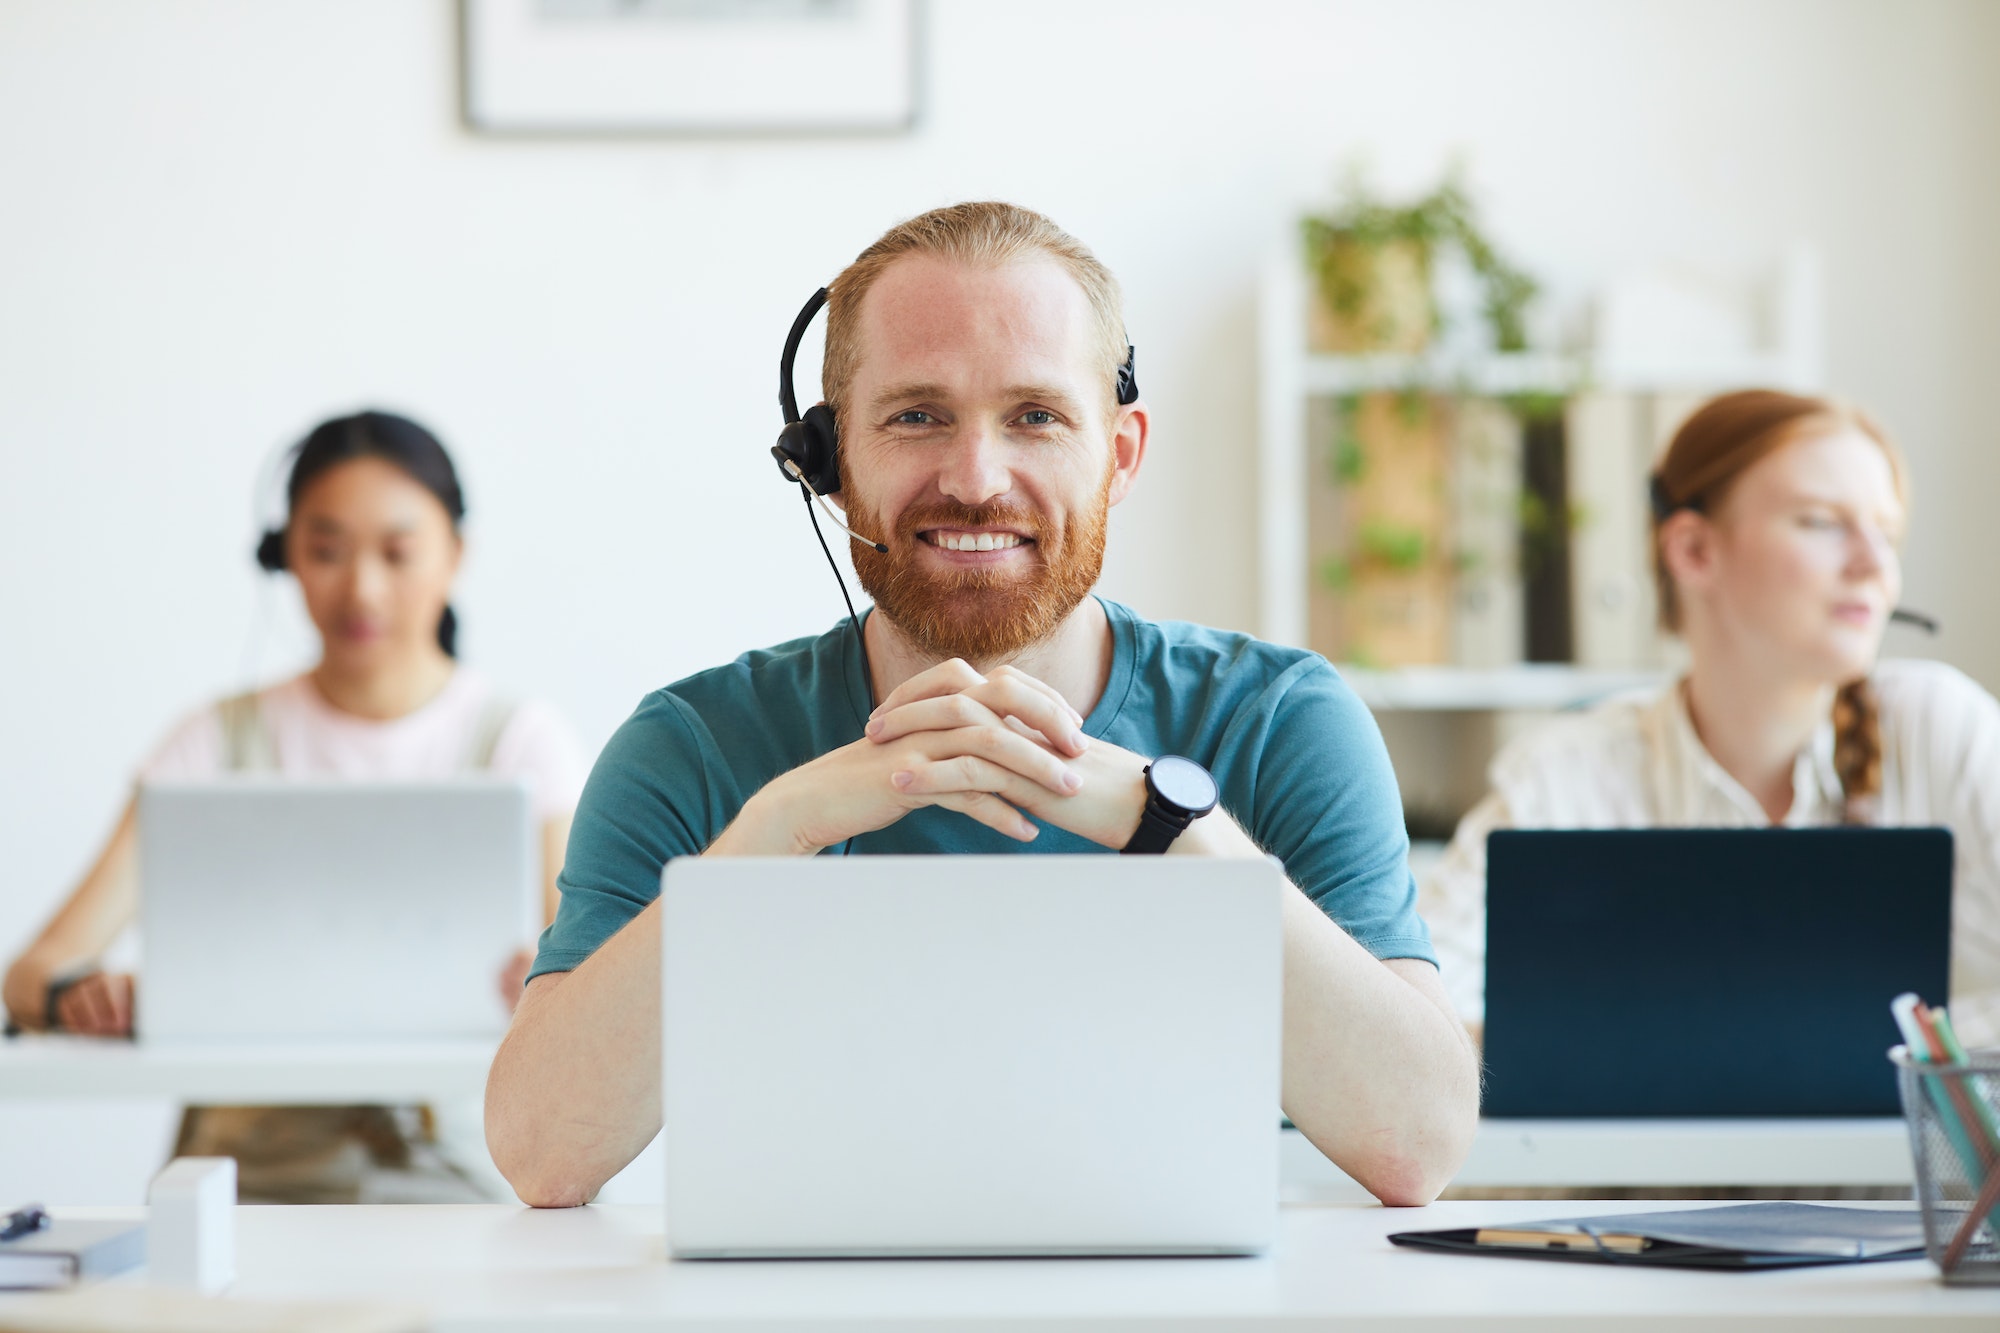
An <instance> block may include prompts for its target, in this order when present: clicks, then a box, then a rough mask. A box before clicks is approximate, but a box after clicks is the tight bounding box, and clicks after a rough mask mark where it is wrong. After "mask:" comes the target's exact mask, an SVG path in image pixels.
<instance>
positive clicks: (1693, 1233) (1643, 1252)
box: [1389, 1203, 1924, 1271]
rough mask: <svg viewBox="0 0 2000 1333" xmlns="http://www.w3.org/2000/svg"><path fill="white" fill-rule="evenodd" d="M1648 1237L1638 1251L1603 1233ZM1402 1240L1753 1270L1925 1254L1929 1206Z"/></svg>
mask: <svg viewBox="0 0 2000 1333" xmlns="http://www.w3.org/2000/svg"><path fill="white" fill-rule="evenodd" d="M1502 1230H1504V1231H1509V1232H1536V1231H1541V1232H1549V1233H1552V1234H1556V1235H1563V1236H1568V1237H1574V1238H1575V1239H1574V1240H1572V1241H1569V1242H1568V1243H1558V1244H1550V1245H1547V1246H1540V1245H1532V1244H1491V1243H1487V1244H1482V1243H1481V1242H1480V1240H1479V1236H1480V1233H1481V1232H1482V1231H1488V1232H1491V1231H1502ZM1613 1236H1617V1237H1629V1236H1638V1237H1643V1238H1644V1242H1645V1243H1644V1248H1642V1249H1637V1250H1632V1249H1623V1248H1618V1247H1617V1246H1614V1245H1610V1244H1605V1243H1602V1242H1600V1241H1599V1240H1598V1239H1597V1238H1598V1237H1613ZM1389 1240H1390V1242H1391V1243H1392V1244H1396V1245H1404V1246H1409V1247H1412V1248H1415V1249H1427V1250H1443V1251H1448V1252H1451V1253H1456V1254H1485V1255H1494V1256H1498V1257H1501V1258H1507V1259H1555V1260H1559V1261H1562V1262H1567V1263H1586V1264H1626V1265H1630V1266H1633V1267H1640V1268H1713V1269H1724V1270H1736V1271H1749V1270H1757V1269H1767V1268H1803V1267H1809V1266H1813V1265H1819V1264H1854V1263H1876V1262H1880V1261H1884V1260H1891V1259H1920V1258H1922V1257H1923V1255H1924V1223H1923V1214H1922V1213H1920V1212H1917V1211H1916V1210H1914V1209H1889V1208H1833V1207H1828V1206H1826V1205H1824V1204H1811V1203H1742V1204H1731V1205H1727V1206H1724V1207H1717V1208H1689V1209H1685V1210H1676V1211H1673V1212H1657V1213H1617V1214H1608V1215H1605V1216H1600V1217H1570V1218H1557V1219H1553V1220H1548V1221H1536V1222H1509V1223H1506V1224H1505V1225H1504V1227H1500V1226H1496V1227H1490V1228H1488V1227H1457V1228H1451V1229H1447V1230H1441V1231H1401V1232H1397V1233H1396V1234H1394V1235H1392V1236H1390V1237H1389Z"/></svg>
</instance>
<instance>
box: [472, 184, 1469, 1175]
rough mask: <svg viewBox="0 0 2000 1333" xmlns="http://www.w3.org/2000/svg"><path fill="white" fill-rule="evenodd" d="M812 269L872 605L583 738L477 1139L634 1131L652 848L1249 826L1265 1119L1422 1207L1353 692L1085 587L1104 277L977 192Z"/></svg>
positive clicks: (1420, 1142) (1379, 813)
mask: <svg viewBox="0 0 2000 1333" xmlns="http://www.w3.org/2000/svg"><path fill="white" fill-rule="evenodd" d="M829 290H830V296H829V299H828V305H827V355H826V358H825V363H824V372H823V389H824V393H825V397H826V402H827V405H828V406H829V407H830V409H831V411H832V413H833V420H834V421H835V423H837V429H838V466H839V476H840V479H841V490H840V493H839V495H838V496H837V497H836V498H838V499H839V500H841V501H842V502H843V504H844V507H845V509H846V511H847V516H848V519H849V521H850V523H851V524H852V526H853V527H854V528H855V529H857V530H858V531H859V532H860V533H861V534H863V535H864V536H865V537H868V538H874V539H879V540H880V541H881V542H882V544H883V545H884V546H885V547H886V548H887V549H886V551H876V550H874V549H873V548H872V547H870V548H868V549H860V548H857V550H856V556H855V569H856V572H857V573H858V574H859V576H860V578H861V583H862V586H863V587H864V588H865V589H867V591H868V592H869V594H870V595H871V596H872V597H873V598H874V601H875V605H874V609H873V611H872V612H871V613H870V614H869V615H868V616H867V618H866V620H865V622H864V623H862V625H861V626H860V629H859V633H858V634H857V632H856V630H855V629H854V628H853V627H852V625H851V624H850V623H848V622H843V623H842V624H840V625H838V626H836V627H835V628H834V629H833V630H831V631H829V632H828V633H825V634H822V635H820V636H818V637H817V638H807V639H799V640H795V641H793V642H791V643H787V644H783V645H780V646H779V647H776V648H770V649H764V650H761V651H756V652H751V653H746V654H744V655H743V656H742V657H739V658H738V659H737V660H736V661H734V662H732V663H730V664H729V665H727V666H723V667H718V668H716V669H714V670H711V671H705V672H702V673H701V674H699V675H696V676H692V677H690V678H688V679H687V680H684V681H681V682H679V683H678V684H675V685H670V686H668V687H667V688H666V689H663V690H660V691H658V692H656V693H654V694H652V695H651V696H649V697H648V698H647V699H646V700H645V701H644V702H643V703H642V704H641V705H640V706H639V709H638V711H637V712H636V713H634V714H633V716H632V717H631V719H630V720H628V721H627V722H626V723H625V724H624V726H623V727H621V728H620V729H619V731H618V733H617V734H616V735H615V736H613V737H612V739H611V742H610V744H609V745H608V746H606V748H605V750H604V753H603V755H602V756H601V757H600V758H599V759H598V761H597V766H596V769H595V771H593V773H592V774H591V777H590V782H589V785H588V787H587V788H586V789H585V791H584V794H583V800H582V803H581V804H580V805H579V806H578V808H577V813H576V821H575V825H574V831H573V832H572V834H571V837H570V843H569V853H568V858H567V860H566V863H565V865H564V868H563V872H562V879H561V887H562V907H561V911H560V913H559V915H558V916H557V918H556V921H555V924H554V925H552V926H550V927H549V930H548V932H547V933H546V934H545V935H543V937H542V941H541V950H540V954H539V956H538V957H537V959H536V962H535V966H534V970H533V972H532V973H531V979H530V981H529V982H528V985H527V989H526V991H525V992H524V994H523V996H522V998H521V1003H520V1005H519V1007H518V1008H517V1009H516V1011H515V1016H514V1023H513V1027H512V1028H511V1030H510V1031H509V1032H508V1035H507V1039H506V1041H505V1042H504V1043H503V1045H502V1047H501V1050H500V1052H499V1054H498V1056H497V1057H496V1059H495V1061H494V1065H493V1071H492V1075H491V1077H490V1078H489V1080H488V1083H487V1136H488V1142H489V1145H490V1146H491V1148H492V1150H493V1156H494V1160H495V1162H496V1163H497V1164H498V1165H499V1167H500V1169H501V1170H502V1171H503V1172H504V1173H505V1174H506V1176H507V1178H508V1180H509V1181H510V1182H511V1183H512V1184H513V1185H514V1188H515V1190H516V1191H517V1192H518V1193H519V1194H520V1196H521V1198H522V1199H523V1200H524V1201H526V1202H527V1203H530V1204H534V1205H537V1206H550V1207H559V1206H572V1205H576V1204H580V1203H584V1202H586V1201H588V1200H589V1199H590V1198H591V1196H592V1195H594V1194H595V1193H596V1191H597V1189H598V1187H599V1186H601V1185H602V1184H603V1182H604V1181H605V1180H607V1179H609V1178H610V1177H611V1176H612V1175H613V1174H615V1173H616V1172H617V1171H619V1170H620V1169H622V1168H623V1167H624V1166H625V1165H626V1164H627V1163H628V1162H630V1161H631V1160H632V1158H634V1157H635V1156H637V1155H638V1153H639V1151H640V1150H641V1149H642V1148H644V1147H645V1145H646V1144H647V1143H648V1142H649V1141H650V1140H651V1139H652V1137H653V1135H654V1134H655V1133H657V1132H658V1130H659V1127H660V1120H661V1108H660V1012H659V995H660V932H659V923H658V919H657V914H658V911H659V908H658V901H657V900H658V897H659V890H660V874H661V869H662V867H663V866H664V864H665V863H666V861H667V860H668V859H670V858H672V857H676V856H694V855H702V856H749V855H757V856H811V855H815V854H817V853H821V852H826V851H829V850H832V851H835V852H837V853H849V852H851V853H852V854H855V855H864V854H884V853H963V852H1000V851H1025V852H1105V851H1109V852H1118V851H1121V850H1163V849H1164V850H1165V851H1167V853H1168V854H1169V855H1176V856H1214V857H1234V856H1261V855H1264V854H1265V853H1266V852H1269V853H1270V854H1272V855H1275V856H1276V857H1277V858H1278V859H1279V860H1280V861H1281V862H1282V863H1283V865H1284V868H1285V872H1286V876H1287V878H1288V879H1289V880H1290V882H1291V886H1292V887H1290V888H1288V889H1287V891H1286V894H1285V904H1284V911H1283V922H1284V939H1285V946H1284V973H1285V980H1284V1039H1283V1062H1284V1079H1283V1089H1282V1099H1283V1105H1284V1109H1285V1112H1286V1114H1287V1115H1288V1116H1289V1117H1290V1118H1291V1120H1292V1121H1293V1123H1294V1124H1296V1125H1297V1126H1298V1127H1299V1128H1300V1129H1301V1130H1302V1131H1303V1132H1304V1133H1305V1134H1306V1135H1307V1137H1309V1138H1310V1139H1311V1140H1312V1141H1313V1143H1314V1144H1315V1145H1317V1146H1318V1147H1319V1148H1320V1150H1321V1151H1323V1152H1325V1153H1326V1154H1327V1155H1328V1156H1329V1157H1330V1158H1331V1159H1332V1160H1333V1161H1334V1162H1335V1163H1336V1164H1337V1165H1339V1166H1340V1167H1341V1168H1342V1169H1344V1170H1345V1171H1346V1172H1347V1173H1348V1174H1349V1175H1351V1176H1353V1177H1354V1178H1355V1179H1356V1180H1358V1181H1360V1182H1361V1183H1362V1184H1363V1185H1365V1186H1366V1187H1367V1188H1368V1189H1370V1190H1371V1191H1373V1192H1374V1193H1375V1194H1376V1195H1377V1196H1378V1197H1379V1198H1381V1199H1382V1200H1383V1201H1384V1202H1386V1203H1391V1204H1422V1203H1426V1202H1429V1201H1430V1200H1431V1199H1432V1198H1434V1197H1435V1196H1436V1194H1437V1192H1438V1191H1439V1190H1440V1189H1441V1188H1442V1187H1443V1185H1444V1183H1445V1182H1446V1181H1447V1180H1448V1179H1449V1178H1450V1176H1451V1174H1452V1173H1453V1172H1454V1171H1455V1170H1456V1169H1457V1167H1458V1165H1459V1163H1460V1162H1461V1161H1462V1160H1463V1158H1464V1155H1465V1153H1466V1151H1467V1150H1468V1149H1469V1147H1470V1144H1471V1139H1472V1134H1473V1130H1474V1128H1475V1125H1476V1123H1477V1117H1478V1100H1479V1092H1478V1068H1477V1059H1476V1056H1475V1055H1474V1052H1473V1048H1472V1045H1471V1042H1470V1040H1469V1039H1468V1038H1467V1036H1466V1033H1465V1030H1464V1029H1463V1028H1462V1027H1461V1026H1460V1024H1459V1022H1458V1020H1457V1019H1456V1018H1455V1017H1454V1016H1453V1013H1452V1009H1451V1005H1450V1003H1449V1001H1448V1000H1447V998H1446V995H1445V991H1444V989H1443V987H1442V985H1441V984H1440V983H1439V980H1438V975H1437V968H1436V964H1435V959H1434V957H1433V955H1432V953H1431V947H1430V937H1429V933H1428V931H1427V930H1426V929H1425V928H1424V925H1423V922H1422V921H1421V920H1420V919H1419V918H1418V916H1417V914H1416V907H1415V901H1416V891H1415V886H1414V883H1413V881H1412V880H1411V877H1410V872H1409V867H1408V841H1407V838H1406V836H1405V833H1404V829H1403V821H1402V806H1401V801H1400V799H1399V797H1398V794H1397V790H1396V780H1395V775H1394V773H1393V772H1392V770H1391V768H1390V766H1389V760H1388V756H1387V754H1386V752H1385V751H1384V749H1383V747H1382V741H1381V737H1380V734H1379V733H1378V732H1377V731H1376V729H1375V726H1374V723H1373V721H1372V719H1371V718H1370V717H1369V715H1368V712H1367V710H1366V709H1365V708H1364V707H1363V706H1362V705H1361V703H1360V702H1359V701H1358V700H1357V699H1356V698H1355V697H1354V695H1353V694H1352V693H1351V692H1349V691H1348V690H1347V688H1346V687H1345V686H1344V685H1343V684H1342V683H1341V681H1340V679H1339V677H1338V676H1337V675H1336V674H1335V673H1334V671H1333V670H1332V668H1330V667H1329V666H1328V665H1327V664H1326V662H1325V661H1324V660H1323V659H1322V658H1320V657H1318V656H1316V655H1314V654H1312V653H1308V652H1302V651H1299V650H1297V649H1290V648H1279V647H1275V646H1273V645H1270V644H1265V643H1260V642H1258V641H1257V640H1255V639H1252V638H1250V637H1248V636H1246V635H1242V634H1233V633H1226V632H1223V631H1219V630H1212V629H1206V628H1202V627H1200V626H1195V625H1187V624H1179V623H1155V622H1151V621H1147V620H1145V619H1142V618H1141V617H1140V616H1139V615H1137V614H1136V613H1135V612H1133V611H1131V610H1130V609H1128V608H1126V607H1123V606H1120V605H1118V604H1117V603H1115V602H1109V601H1105V600H1102V599H1100V598H1097V597H1094V596H1092V595H1091V593H1090V590H1091V588H1092V587H1093V586H1094V585H1095V584H1096V582H1097V578H1098V573H1099V568H1100V566H1101V563H1102V560H1103V555H1104V543H1105V527H1106V520H1107V517H1108V514H1109V511H1110V507H1111V506H1112V505H1115V504H1117V503H1119V502H1120V501H1122V500H1123V499H1124V498H1125V497H1126V496H1127V495H1128V494H1130V492H1131V490H1132V487H1133V484H1134V483H1135V482H1136V481H1137V479H1138V476H1139V467H1140V464H1141V462H1142V461H1143V460H1144V458H1145V454H1146V443H1147V432H1148V417H1147V412H1146V408H1145V405H1144V403H1143V402H1142V401H1139V400H1137V398H1136V395H1127V394H1121V393H1120V392H1119V390H1118V388H1117V386H1118V384H1119V382H1120V376H1119V368H1120V366H1121V365H1129V362H1128V355H1129V349H1128V348H1127V347H1126V345H1125V340H1124V333H1123V327H1124V320H1123V316H1122V313H1121V312H1120V309H1119V295H1118V287H1117V283H1116V282H1115V280H1114V279H1113V278H1112V276H1111V274H1110V273H1109V271H1108V270H1106V269H1105V268H1104V266H1103V265H1102V264H1100V263H1098V261H1097V260H1096V259H1095V258H1094V257H1092V256H1091V254H1090V252H1089V251H1088V250H1086V249H1085V248H1084V247H1083V246H1082V245H1081V244H1080V243H1079V242H1077V241H1076V240H1075V239H1074V238H1073V237H1071V236H1069V235H1068V234H1067V233H1065V232H1063V231H1062V230H1060V229H1059V228H1057V227H1056V226H1055V224H1053V223H1052V222H1050V221H1049V220H1048V219H1046V218H1044V217H1041V216H1039V215H1037V214H1034V213H1030V212H1028V211H1026V210H1024V209H1020V208H1015V207H1012V206H1010V205H1005V204H987V203H980V204H960V205H957V206H954V207H951V208H944V209H939V210H937V211H935V212H932V213H927V214H925V215H924V216H922V217H919V218H915V219H913V220H911V221H909V222H906V223H904V224H902V225H901V226H898V227H896V228H894V229H893V230H891V231H890V232H889V233H888V234H887V235H885V236H884V237H882V239H881V240H879V241H877V242H876V243H875V244H874V245H872V246H870V247H869V248H868V249H867V250H865V251H864V252H862V254H861V256H860V257H859V258H858V259H857V260H856V261H855V262H854V263H853V264H852V265H850V266H849V267H848V268H847V269H846V270H845V271H844V272H842V273H841V274H840V276H839V277H838V278H836V279H835V280H834V282H833V284H832V286H831V288H830V289H829ZM1121 397H1130V398H1131V401H1124V402H1121V401H1120V399H1121ZM1163 755H1177V756H1185V757H1186V758H1188V759H1190V760H1192V761H1193V762H1194V763H1195V764H1199V765H1201V766H1203V767H1205V768H1206V769H1207V770H1208V771H1209V772H1210V773H1211V774H1212V775H1213V778H1214V783H1215V787H1216V788H1217V789H1218V790H1219V794H1220V802H1219V805H1218V806H1217V808H1215V809H1214V811H1213V812H1212V813H1209V814H1207V815H1206V816H1205V817H1200V818H1193V819H1191V820H1190V819H1176V818H1172V817H1169V818H1167V819H1166V821H1165V823H1164V824H1162V822H1161V820H1160V818H1158V816H1159V815H1160V811H1161V809H1162V807H1161V806H1160V805H1159V804H1158V802H1159V801H1160V800H1162V799H1164V798H1163V797H1162V796H1161V794H1160V793H1159V792H1158V791H1156V790H1154V789H1152V787H1150V786H1149V781H1148V778H1147V775H1146V770H1147V766H1148V764H1149V763H1150V762H1151V761H1153V760H1154V759H1156V758H1158V757H1160V756H1163ZM1166 808H1167V812H1168V815H1169V816H1172V815H1173V813H1174V812H1173V811H1172V809H1171V803H1170V802H1169V804H1168V806H1167V807H1166ZM1179 813H1180V814H1182V815H1185V814H1186V813H1187V812H1186V811H1181V812H1179ZM1175 824H1179V825H1180V826H1181V827H1180V828H1179V829H1178V830H1176V828H1175V827H1174V825H1175ZM1177 831H1178V836H1175V833H1176V832H1177ZM995 910H1000V911H1004V910H1005V907H1004V904H996V907H995Z"/></svg>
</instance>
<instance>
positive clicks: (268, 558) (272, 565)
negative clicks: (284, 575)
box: [257, 528, 285, 574]
mask: <svg viewBox="0 0 2000 1333" xmlns="http://www.w3.org/2000/svg"><path fill="white" fill-rule="evenodd" d="M257 567H258V568H259V569H262V570H264V571H265V572H266V573H269V574H276V573H280V572H281V571H283V569H284V568H285V530H284V529H283V528H266V529H264V535H263V536H262V537H260V538H258V539H257Z"/></svg>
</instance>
